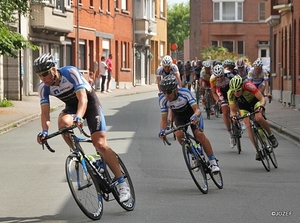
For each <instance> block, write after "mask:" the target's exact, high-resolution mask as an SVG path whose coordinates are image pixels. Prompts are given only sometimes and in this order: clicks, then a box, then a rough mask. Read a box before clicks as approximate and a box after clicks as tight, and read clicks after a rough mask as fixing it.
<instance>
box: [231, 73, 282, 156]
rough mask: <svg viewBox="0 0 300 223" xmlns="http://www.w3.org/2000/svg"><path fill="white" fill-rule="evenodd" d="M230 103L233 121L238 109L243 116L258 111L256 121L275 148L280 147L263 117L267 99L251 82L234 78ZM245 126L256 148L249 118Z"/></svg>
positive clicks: (237, 76) (239, 77)
mask: <svg viewBox="0 0 300 223" xmlns="http://www.w3.org/2000/svg"><path fill="white" fill-rule="evenodd" d="M227 98H228V103H229V107H230V115H231V117H232V119H235V118H236V114H237V112H238V109H240V114H241V115H242V116H243V115H245V114H246V113H248V112H253V111H256V110H258V111H259V112H258V113H256V114H255V119H256V121H257V122H258V123H259V124H260V125H261V126H262V128H263V129H265V130H266V131H267V133H268V134H269V139H270V141H271V142H272V145H273V147H274V148H276V147H277V146H278V142H277V140H276V138H275V136H274V135H273V133H272V132H271V128H270V125H269V123H268V122H267V121H266V120H265V118H264V117H263V112H264V111H265V105H266V99H265V97H264V96H263V95H262V93H261V92H260V91H259V90H258V89H257V87H256V86H255V85H254V84H253V83H251V82H244V83H243V79H242V77H241V76H239V75H236V76H234V77H233V78H232V79H231V80H230V82H229V90H228V92H227ZM244 121H245V124H246V126H247V129H248V135H249V138H250V140H251V142H252V144H253V145H254V146H255V143H254V140H253V136H252V131H251V128H250V123H249V118H245V119H244ZM256 160H259V156H258V154H256Z"/></svg>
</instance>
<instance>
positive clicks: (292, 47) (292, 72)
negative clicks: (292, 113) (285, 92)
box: [290, 6, 295, 106]
mask: <svg viewBox="0 0 300 223" xmlns="http://www.w3.org/2000/svg"><path fill="white" fill-rule="evenodd" d="M291 13H292V30H291V49H292V52H291V60H290V61H291V65H292V66H291V89H292V93H291V99H292V100H291V102H292V104H291V106H293V105H295V98H294V95H295V89H294V86H293V83H294V62H295V61H294V58H295V57H294V56H295V50H294V45H295V44H294V42H295V39H294V32H295V31H294V28H295V27H294V10H293V6H291Z"/></svg>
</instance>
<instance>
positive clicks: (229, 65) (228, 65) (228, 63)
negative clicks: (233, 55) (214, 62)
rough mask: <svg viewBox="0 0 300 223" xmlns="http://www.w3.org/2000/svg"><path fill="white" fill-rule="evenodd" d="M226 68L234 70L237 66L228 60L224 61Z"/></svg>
mask: <svg viewBox="0 0 300 223" xmlns="http://www.w3.org/2000/svg"><path fill="white" fill-rule="evenodd" d="M224 66H225V67H229V68H230V69H233V68H234V67H235V64H234V62H233V61H232V60H229V59H227V60H225V61H224Z"/></svg>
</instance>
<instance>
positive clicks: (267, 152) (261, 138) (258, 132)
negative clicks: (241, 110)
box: [237, 111, 278, 171]
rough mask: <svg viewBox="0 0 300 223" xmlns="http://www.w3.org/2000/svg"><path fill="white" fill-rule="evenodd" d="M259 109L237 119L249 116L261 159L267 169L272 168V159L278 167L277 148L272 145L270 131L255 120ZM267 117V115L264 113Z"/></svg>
mask: <svg viewBox="0 0 300 223" xmlns="http://www.w3.org/2000/svg"><path fill="white" fill-rule="evenodd" d="M258 112H259V111H254V112H249V113H247V114H245V115H244V116H242V117H239V118H237V120H240V119H244V118H249V121H250V128H251V131H252V135H253V139H254V144H255V147H256V150H257V153H258V155H259V158H260V161H261V162H262V164H263V166H264V167H265V169H266V170H267V171H270V170H271V167H270V160H271V162H272V164H273V166H274V167H275V168H278V164H277V159H276V155H275V150H274V148H273V146H272V142H271V141H270V139H269V137H268V133H267V132H266V130H264V129H263V128H262V127H261V125H260V124H259V123H258V122H257V121H256V120H255V114H256V113H258ZM263 117H264V118H265V119H266V117H265V116H264V115H263Z"/></svg>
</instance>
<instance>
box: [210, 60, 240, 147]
mask: <svg viewBox="0 0 300 223" xmlns="http://www.w3.org/2000/svg"><path fill="white" fill-rule="evenodd" d="M212 73H213V74H212V75H211V77H210V86H211V92H212V96H213V97H214V99H215V100H216V102H217V103H218V104H219V105H220V106H221V110H222V113H223V116H222V118H223V122H224V124H225V127H226V129H227V131H228V133H229V145H230V147H231V148H233V147H234V146H235V141H234V138H233V135H232V130H231V122H230V117H229V107H228V100H227V91H228V90H229V81H230V80H229V78H228V77H226V76H225V73H224V68H223V66H222V65H215V66H214V67H213V71H212Z"/></svg>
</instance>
